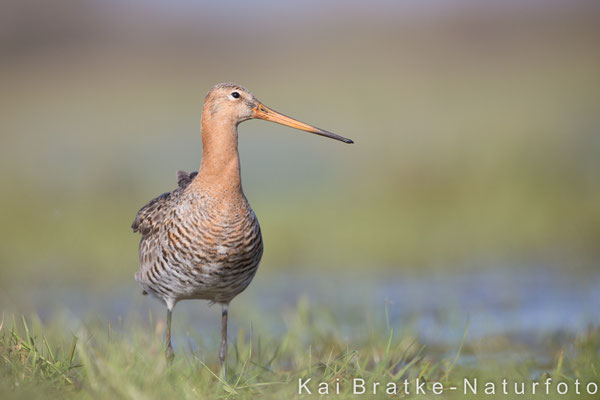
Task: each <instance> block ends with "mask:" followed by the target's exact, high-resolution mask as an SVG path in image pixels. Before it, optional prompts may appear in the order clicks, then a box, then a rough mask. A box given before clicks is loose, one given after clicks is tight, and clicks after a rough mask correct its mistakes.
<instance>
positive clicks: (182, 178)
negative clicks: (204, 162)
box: [177, 171, 198, 189]
mask: <svg viewBox="0 0 600 400" xmlns="http://www.w3.org/2000/svg"><path fill="white" fill-rule="evenodd" d="M196 175H198V173H197V172H192V173H190V174H188V173H187V172H185V171H177V184H178V185H179V187H180V188H184V189H185V188H186V187H188V186H189V185H190V183H192V181H193V180H194V178H195V177H196Z"/></svg>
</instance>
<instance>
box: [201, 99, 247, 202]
mask: <svg viewBox="0 0 600 400" xmlns="http://www.w3.org/2000/svg"><path fill="white" fill-rule="evenodd" d="M198 177H199V178H200V179H198V184H199V185H200V188H201V189H202V190H205V191H209V192H211V193H213V194H214V195H216V196H219V197H221V196H223V197H228V196H231V197H236V196H240V195H243V192H242V181H241V174H240V156H239V153H238V133H237V125H236V123H235V121H232V120H224V119H220V118H214V117H213V116H212V115H211V114H210V112H206V110H205V112H204V113H203V114H202V162H201V163H200V172H199V174H198Z"/></svg>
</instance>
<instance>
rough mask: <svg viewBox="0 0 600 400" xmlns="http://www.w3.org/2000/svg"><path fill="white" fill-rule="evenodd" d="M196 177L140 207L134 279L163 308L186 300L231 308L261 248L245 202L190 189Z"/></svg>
mask: <svg viewBox="0 0 600 400" xmlns="http://www.w3.org/2000/svg"><path fill="white" fill-rule="evenodd" d="M196 175H197V173H195V172H194V173H192V174H190V175H188V174H187V173H185V172H183V171H179V172H178V173H177V176H178V180H179V187H178V188H177V189H175V190H173V191H172V192H169V193H164V194H162V195H160V196H158V197H157V198H156V199H154V200H152V201H150V202H149V203H148V204H147V205H146V206H144V207H143V208H142V209H141V210H140V211H139V213H138V215H137V217H136V218H135V220H134V222H133V224H132V228H133V230H134V232H138V231H139V232H140V233H141V234H142V240H141V242H140V248H139V254H140V264H141V268H140V271H139V272H137V273H136V274H135V278H136V280H137V281H138V282H139V283H140V284H141V285H142V287H143V288H144V290H145V291H146V292H148V293H150V294H153V295H154V296H156V297H158V298H159V299H161V300H163V301H164V302H165V303H166V305H167V307H169V308H173V306H174V305H175V303H177V301H179V300H184V299H204V300H210V301H212V302H215V303H229V302H230V301H231V300H232V299H233V298H234V297H235V296H237V295H238V294H239V293H241V292H242V291H243V290H244V289H245V288H246V287H247V286H248V285H249V284H250V282H251V281H252V278H253V277H254V274H255V273H256V269H257V268H258V264H259V262H260V258H261V256H262V251H263V245H262V237H261V233H260V226H259V224H258V220H257V219H256V216H255V215H254V212H253V211H252V209H251V208H250V205H249V204H248V201H247V200H246V198H245V197H243V196H242V197H241V198H240V199H236V200H237V201H236V202H235V203H234V204H227V203H223V202H220V201H219V200H218V199H215V198H212V197H211V196H210V194H209V193H204V192H202V191H201V190H194V188H193V187H192V188H190V184H191V183H192V181H193V179H194V177H195V176H196Z"/></svg>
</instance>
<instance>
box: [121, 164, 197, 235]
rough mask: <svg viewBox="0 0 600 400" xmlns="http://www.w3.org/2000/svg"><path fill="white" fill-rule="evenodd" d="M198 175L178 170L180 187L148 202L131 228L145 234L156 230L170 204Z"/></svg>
mask: <svg viewBox="0 0 600 400" xmlns="http://www.w3.org/2000/svg"><path fill="white" fill-rule="evenodd" d="M196 175H198V173H197V172H192V173H191V174H188V173H187V172H184V171H177V184H178V186H179V187H178V188H177V189H175V190H173V191H171V192H166V193H163V194H161V195H160V196H158V197H156V198H154V199H152V200H150V202H149V203H148V204H146V205H145V206H144V207H142V208H141V209H140V211H138V213H137V215H136V216H135V219H134V220H133V223H132V224H131V229H133V231H134V232H140V233H141V234H142V235H143V236H146V235H148V234H150V233H152V232H154V231H155V230H156V229H157V227H158V226H160V225H161V223H162V221H163V220H164V217H165V214H166V212H168V210H169V209H170V204H171V202H172V200H173V199H174V197H177V196H179V195H180V194H181V193H182V192H183V190H184V189H185V188H187V187H188V186H189V185H190V183H192V181H193V180H194V178H195V177H196Z"/></svg>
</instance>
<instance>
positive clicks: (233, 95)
mask: <svg viewBox="0 0 600 400" xmlns="http://www.w3.org/2000/svg"><path fill="white" fill-rule="evenodd" d="M231 97H233V98H234V99H239V98H240V94H239V93H238V92H233V93H231Z"/></svg>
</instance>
